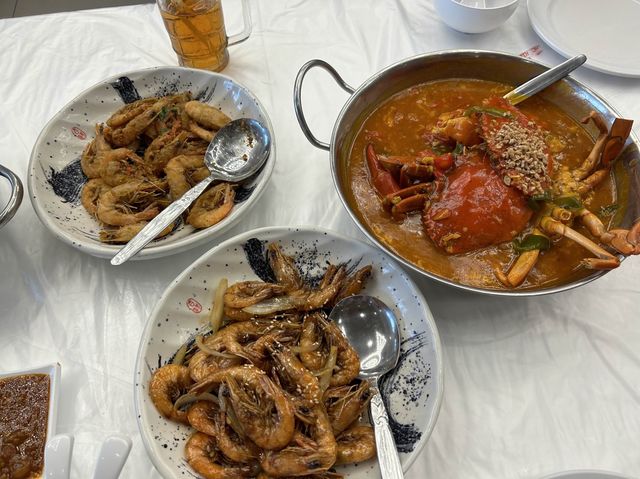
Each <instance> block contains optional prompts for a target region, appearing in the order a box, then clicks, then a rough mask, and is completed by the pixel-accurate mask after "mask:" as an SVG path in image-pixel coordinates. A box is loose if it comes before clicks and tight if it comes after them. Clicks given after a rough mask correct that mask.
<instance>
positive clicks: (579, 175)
mask: <svg viewBox="0 0 640 479" xmlns="http://www.w3.org/2000/svg"><path fill="white" fill-rule="evenodd" d="M589 120H592V121H593V123H594V124H595V125H596V126H597V127H598V130H600V135H599V136H598V139H597V140H596V143H595V145H593V149H592V150H591V153H589V156H587V158H586V159H585V160H584V162H583V163H582V165H580V167H579V168H576V169H575V170H574V171H573V178H574V179H576V180H578V181H580V180H584V179H585V178H586V177H587V176H589V174H590V173H591V171H592V170H593V169H594V168H595V167H596V165H597V164H598V162H599V161H600V157H601V156H602V152H603V151H604V147H605V145H606V144H607V141H608V140H609V128H607V124H606V123H605V122H604V120H603V119H602V117H601V116H600V115H598V114H597V113H596V112H595V111H592V112H591V113H589V116H587V117H585V118H584V119H583V120H582V123H583V124H586V123H589Z"/></svg>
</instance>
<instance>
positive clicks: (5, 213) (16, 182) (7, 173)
mask: <svg viewBox="0 0 640 479" xmlns="http://www.w3.org/2000/svg"><path fill="white" fill-rule="evenodd" d="M0 176H4V177H5V178H6V179H7V180H9V184H10V185H11V196H10V197H9V201H8V203H7V205H6V206H5V207H4V209H3V210H2V211H0V228H2V227H3V226H4V225H5V224H6V223H8V222H9V220H10V219H11V218H13V215H15V214H16V211H18V207H19V206H20V202H21V201H22V193H23V188H22V182H21V181H20V178H18V177H17V176H16V175H15V173H14V172H13V171H11V170H10V169H8V168H5V167H4V166H2V165H0Z"/></svg>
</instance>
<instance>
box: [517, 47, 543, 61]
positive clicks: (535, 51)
mask: <svg viewBox="0 0 640 479" xmlns="http://www.w3.org/2000/svg"><path fill="white" fill-rule="evenodd" d="M541 53H542V47H541V46H540V45H534V46H532V47H531V48H529V49H528V50H525V51H523V52H522V53H520V56H521V57H522V58H531V57H537V56H538V55H540V54H541Z"/></svg>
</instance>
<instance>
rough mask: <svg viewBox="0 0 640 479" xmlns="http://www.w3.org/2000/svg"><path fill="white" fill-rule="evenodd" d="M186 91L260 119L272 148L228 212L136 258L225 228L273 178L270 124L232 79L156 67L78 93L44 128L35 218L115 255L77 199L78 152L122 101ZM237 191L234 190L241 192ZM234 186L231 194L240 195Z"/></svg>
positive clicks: (34, 172) (33, 179) (34, 175)
mask: <svg viewBox="0 0 640 479" xmlns="http://www.w3.org/2000/svg"><path fill="white" fill-rule="evenodd" d="M187 90H188V91H191V93H192V94H193V96H194V98H196V99H199V100H201V101H204V102H205V103H208V104H210V105H213V106H215V107H218V108H220V109H221V110H222V111H223V112H224V113H226V114H227V115H228V116H230V117H231V119H236V118H243V117H246V118H255V119H257V120H260V121H261V122H262V123H263V124H264V125H266V127H267V128H268V129H269V131H270V132H271V137H272V142H271V151H270V155H269V158H268V160H267V162H266V164H265V165H264V166H263V167H262V169H261V170H260V172H259V173H258V174H257V175H256V176H254V177H252V178H250V179H249V180H246V181H245V182H243V184H242V185H243V186H242V189H241V191H242V194H241V195H238V194H236V204H235V205H234V207H233V210H232V211H231V213H230V214H229V215H228V216H227V217H226V218H225V219H224V220H222V221H221V222H220V223H218V224H215V225H213V226H211V227H210V228H206V229H202V230H196V229H194V228H193V227H192V226H190V225H185V224H184V223H181V224H180V225H179V226H178V227H177V228H176V229H175V230H174V231H173V232H171V233H170V234H169V235H167V236H165V237H163V238H159V239H157V240H155V241H153V242H151V243H149V244H148V245H147V246H146V247H145V248H144V249H143V250H142V251H140V252H139V253H138V254H137V255H136V256H134V259H149V258H158V257H161V256H167V255H170V254H175V253H179V252H181V251H184V250H187V249H189V248H193V247H195V246H198V245H200V244H203V243H205V242H207V241H210V240H211V238H213V237H214V236H216V235H218V234H220V233H222V232H223V231H224V230H227V229H228V228H230V227H231V226H232V225H234V224H235V223H236V222H237V221H239V220H240V219H241V218H242V215H243V214H245V213H246V212H247V211H249V210H250V208H251V206H252V205H253V204H254V203H255V202H256V201H257V200H258V198H259V197H260V196H261V194H262V193H263V191H264V188H265V186H266V184H267V181H268V180H269V177H270V176H271V172H272V171H273V166H274V163H275V159H276V147H275V138H274V137H273V126H272V125H271V121H270V120H269V116H268V115H267V112H266V110H265V109H264V107H263V106H262V105H261V104H260V101H259V100H258V99H257V98H256V97H255V96H254V95H253V94H252V93H251V92H250V91H249V90H248V89H247V88H246V87H244V86H242V85H241V84H239V83H238V82H236V81H235V80H233V79H231V78H229V77H227V76H225V75H221V74H219V73H212V72H208V71H205V70H194V69H190V68H181V67H156V68H148V69H144V70H136V71H132V72H128V73H122V74H120V75H116V76H113V77H111V78H107V79H106V80H103V81H101V82H100V83H98V84H97V85H94V86H93V87H91V88H89V89H88V90H85V91H84V92H82V93H80V95H78V96H77V97H76V98H75V99H74V100H72V101H71V102H70V103H68V104H67V105H66V106H65V107H64V108H62V110H60V111H59V112H58V113H57V114H56V115H55V116H54V117H53V118H52V119H51V120H50V121H49V123H47V125H46V126H45V127H44V129H43V130H42V132H41V133H40V136H39V137H38V139H37V140H36V144H35V146H34V147H33V151H32V152H31V159H30V162H29V178H28V182H27V184H28V187H29V198H30V199H31V203H32V205H33V208H34V209H35V211H36V214H37V215H38V218H40V221H42V223H43V224H44V225H45V226H46V227H47V228H48V229H49V230H50V231H51V232H52V233H53V234H54V235H55V236H56V237H58V238H59V239H61V240H62V241H64V242H65V243H67V244H69V245H71V246H73V247H74V248H78V249H79V250H80V251H84V252H85V253H89V254H91V255H93V256H98V257H101V258H111V257H113V256H114V255H115V254H116V253H117V252H118V251H119V250H120V249H121V248H122V246H121V245H109V244H105V243H102V242H100V240H99V238H98V233H99V231H100V228H101V226H100V224H99V223H98V221H97V220H96V219H95V218H93V217H92V216H91V215H90V214H89V213H88V212H87V211H86V210H85V209H84V207H83V206H82V205H81V204H80V192H81V190H82V185H83V184H84V182H85V181H86V177H85V176H84V173H83V172H82V169H81V167H80V161H79V159H80V155H81V154H82V150H83V149H84V147H85V145H86V144H87V143H88V142H89V141H91V138H92V137H93V136H94V126H95V124H96V123H101V122H104V121H105V120H106V119H107V118H109V116H110V115H111V114H112V113H113V112H114V111H115V110H116V109H118V108H119V107H120V106H122V104H123V102H124V99H127V98H129V99H130V98H131V97H132V96H135V95H136V94H138V95H139V96H140V97H142V98H145V97H150V96H160V95H167V94H172V93H176V92H183V91H187ZM239 191H240V190H239ZM239 191H237V193H238V192H239Z"/></svg>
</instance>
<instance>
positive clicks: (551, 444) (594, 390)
mask: <svg viewBox="0 0 640 479" xmlns="http://www.w3.org/2000/svg"><path fill="white" fill-rule="evenodd" d="M225 2H226V3H225V5H226V10H227V12H226V13H227V14H228V18H229V19H228V27H229V30H230V31H232V30H234V28H236V27H237V26H238V24H239V23H240V13H239V5H238V2H237V0H225ZM251 3H252V14H253V20H254V27H253V34H252V36H251V38H250V39H249V40H248V41H246V42H245V43H243V44H241V45H238V46H235V47H231V63H230V65H229V67H228V68H227V69H226V70H225V72H224V73H226V74H228V75H230V76H232V77H234V78H236V79H238V80H239V81H240V82H241V83H244V84H245V85H246V86H248V87H249V88H250V89H251V90H252V91H253V92H254V93H255V94H256V95H257V96H258V97H259V98H260V99H261V100H262V101H263V103H264V104H265V106H266V108H267V110H268V112H269V114H270V116H271V119H272V121H273V124H274V128H275V135H276V137H277V141H278V158H277V163H276V168H275V171H274V174H273V177H272V180H271V182H270V184H269V186H268V188H267V190H266V193H265V195H264V197H263V198H264V199H263V200H262V201H261V202H260V204H259V205H258V206H257V207H256V208H255V209H254V211H252V212H251V213H250V214H249V215H248V216H247V217H246V218H245V220H244V221H243V222H242V223H241V224H240V225H238V226H237V227H235V228H234V229H233V230H231V231H229V232H227V233H226V234H225V235H224V236H223V238H224V239H226V238H228V237H231V236H233V235H234V234H237V233H239V232H241V231H244V230H248V229H251V228H254V227H261V226H268V225H294V224H312V225H322V226H324V227H328V228H331V229H334V230H337V231H340V232H342V233H344V234H347V235H351V236H354V237H359V238H364V237H363V235H362V234H361V233H360V232H359V230H358V229H357V228H356V227H355V226H354V224H353V223H352V222H351V220H350V219H349V217H348V215H347V214H346V212H345V211H344V209H343V208H342V206H341V204H340V202H339V200H338V197H337V195H336V193H335V190H334V186H333V184H332V181H331V176H330V170H329V161H328V154H327V153H326V152H324V151H320V150H317V149H315V148H314V147H312V146H311V145H310V144H309V143H308V142H307V141H306V139H305V138H304V137H303V135H302V133H301V131H300V129H299V128H298V125H297V122H296V119H295V115H294V112H293V107H292V88H293V82H294V78H295V74H296V72H297V70H298V68H299V67H300V66H301V65H302V64H303V63H304V62H305V61H307V60H309V59H311V58H323V59H325V60H328V61H329V62H331V63H332V64H333V65H334V66H335V67H336V68H337V69H338V71H339V72H341V73H342V75H343V76H344V78H345V80H346V81H347V82H348V83H350V84H352V85H354V86H355V85H358V84H360V83H361V82H362V81H364V80H365V79H367V78H368V77H369V76H370V75H372V74H373V73H375V72H376V71H378V70H379V69H381V68H382V67H384V66H386V65H389V64H391V63H393V62H395V61H397V60H400V59H402V58H404V57H408V56H412V55H415V54H419V53H424V52H429V51H435V50H442V49H451V48H480V49H491V50H498V51H505V52H510V53H520V52H523V51H527V50H529V49H532V50H529V54H530V55H531V56H532V57H533V58H535V59H536V60H539V61H541V62H543V63H546V64H548V65H553V64H557V63H559V62H560V61H562V60H563V58H562V57H560V56H559V55H557V54H556V53H555V52H553V51H552V50H551V49H550V48H549V47H547V46H546V45H545V44H544V43H543V42H542V41H541V40H540V39H539V38H538V37H537V36H536V34H535V33H534V31H533V30H532V28H531V27H530V25H529V20H528V16H527V11H526V5H525V4H524V2H522V3H521V5H520V6H519V8H518V11H517V12H516V14H515V15H514V17H512V18H511V19H510V20H509V21H508V22H507V23H506V24H505V25H503V26H502V27H501V28H499V29H498V30H495V31H493V32H490V33H486V34H481V35H464V34H461V33H457V32H455V31H453V30H450V29H449V28H447V27H446V26H444V25H443V24H442V23H440V21H439V20H438V18H437V15H436V13H435V11H434V8H433V5H432V3H431V2H429V1H427V0H377V1H375V2H371V1H369V0H349V1H344V0H306V1H305V0H269V1H266V0H263V1H261V2H259V1H256V0H253V1H252V2H251ZM589 33H590V34H594V35H597V34H598V32H589ZM0 45H2V48H1V52H2V53H0V59H1V61H0V111H1V112H2V113H1V114H0V152H1V155H2V156H1V158H0V162H2V163H3V164H5V165H6V166H8V167H9V168H11V169H13V170H14V171H15V172H16V173H17V174H18V175H19V176H20V177H21V178H22V179H23V180H26V176H27V164H28V160H29V154H30V151H31V148H32V146H33V144H34V141H35V139H36V136H37V135H38V133H39V132H40V130H41V129H42V127H43V126H44V124H45V122H46V121H47V120H48V119H49V118H51V116H52V115H54V113H56V112H57V111H58V110H59V109H60V108H61V107H62V106H63V105H64V104H65V103H67V102H68V101H69V100H71V99H72V98H73V97H74V96H76V95H77V94H78V93H79V92H80V91H82V90H83V89H85V88H87V87H89V86H91V85H93V84H94V83H96V82H98V81H100V80H102V79H103V78H105V77H108V76H111V75H114V74H117V73H120V72H124V71H128V70H132V69H138V68H144V67H150V66H155V65H175V64H177V62H176V57H175V55H174V53H173V51H172V50H171V47H170V44H169V40H168V37H167V35H166V34H165V30H164V27H163V25H162V22H161V19H160V16H159V13H158V11H157V9H156V8H155V7H154V6H153V5H142V6H135V7H122V8H113V9H103V10H94V11H84V12H75V13H64V14H56V15H45V16H36V17H27V18H16V19H8V20H0ZM536 46H538V47H537V48H536ZM636 47H637V46H633V45H630V46H629V52H630V54H636V53H634V51H635V50H634V48H636ZM574 77H575V78H577V79H578V80H580V81H582V82H584V83H586V84H587V85H588V86H590V87H591V88H593V89H594V90H595V91H597V92H599V93H600V94H602V95H603V96H604V97H605V98H607V99H608V100H609V101H610V103H611V104H612V105H613V106H614V107H615V108H617V109H618V110H619V111H620V112H621V113H622V114H623V115H624V116H625V117H627V118H635V119H636V120H640V80H637V79H623V78H616V77H613V76H607V75H604V74H600V73H596V72H592V71H590V70H588V69H585V68H581V69H580V70H579V71H577V72H576V73H575V74H574ZM304 100H305V109H306V111H307V115H308V117H309V121H310V124H311V127H312V129H313V131H314V132H315V133H316V134H317V136H318V137H320V138H322V139H328V138H329V134H330V131H331V128H332V126H333V122H334V120H335V118H336V116H337V112H338V109H339V107H340V106H341V105H342V103H343V102H344V101H345V100H346V97H345V94H344V93H343V92H342V91H341V90H339V88H338V87H337V86H335V85H334V84H333V83H332V82H331V81H330V80H329V79H328V76H327V75H326V73H324V72H321V71H314V72H312V73H310V75H309V77H308V81H307V83H306V85H305V96H304ZM638 125H640V123H637V124H636V127H635V132H636V133H640V129H639V128H638ZM2 192H3V191H2V190H0V194H1V193H2ZM211 246H213V243H212V244H211V245H209V246H204V247H200V248H197V249H194V250H191V251H188V252H185V253H182V254H178V255H175V256H171V257H168V258H164V259H159V260H152V261H148V262H144V263H141V262H130V263H127V264H125V265H124V266H121V267H112V266H111V265H110V264H109V263H108V262H107V261H104V260H100V259H96V258H92V257H90V256H87V255H85V254H82V253H79V252H78V251H77V250H75V249H72V248H71V247H68V246H66V245H64V244H62V243H61V242H60V241H58V240H56V239H55V238H54V237H53V236H52V235H51V234H50V233H49V232H48V231H47V230H46V229H45V228H44V226H43V225H42V224H41V223H40V222H39V221H38V219H37V217H36V215H35V213H34V210H33V209H32V207H31V204H30V202H29V199H28V198H27V197H26V196H25V201H24V202H23V204H22V206H21V208H20V210H19V211H18V213H17V215H16V217H15V218H14V220H13V221H12V222H11V223H10V224H9V225H8V226H6V227H5V228H4V229H2V230H0V368H1V369H2V370H5V371H6V370H13V369H18V368H22V367H25V366H28V365H39V364H43V363H49V362H53V361H59V362H60V363H61V365H62V389H61V404H60V411H59V423H58V424H59V428H58V429H59V432H63V433H71V434H73V435H74V436H75V439H76V442H75V454H74V457H73V466H72V472H73V477H74V478H86V477H90V474H91V471H92V468H93V464H94V463H95V460H96V456H97V453H98V449H99V446H100V443H101V441H102V439H103V438H104V437H106V436H107V435H108V434H110V433H116V432H119V433H124V434H127V435H130V436H131V437H132V438H133V443H134V445H133V449H132V452H131V456H130V458H129V461H128V462H127V464H126V466H125V469H124V471H123V475H122V477H126V478H136V479H141V478H147V477H148V478H159V477H160V476H159V474H158V473H157V472H156V471H155V470H154V468H153V466H152V465H151V462H150V461H149V459H148V458H147V456H146V453H145V450H144V447H143V445H142V443H141V441H140V436H139V435H138V431H137V426H136V418H135V413H134V406H133V388H132V383H133V370H134V361H135V354H136V351H137V348H138V340H139V337H140V333H141V331H142V328H143V324H144V323H145V321H146V319H147V316H148V314H149V313H150V311H151V309H152V308H153V306H154V304H155V302H156V301H157V300H158V298H159V297H160V295H161V293H162V291H163V290H164V288H165V287H166V286H167V285H168V284H169V283H170V281H171V280H172V279H173V278H174V277H175V276H177V274H178V273H179V272H181V271H182V270H183V269H184V268H185V267H186V266H187V265H189V264H190V263H191V262H192V261H193V260H194V259H196V258H197V257H198V256H200V255H201V254H202V253H203V252H204V251H206V250H207V249H208V248H209V247H211ZM639 274H640V259H638V258H632V259H630V260H628V261H625V263H624V264H623V266H622V267H621V268H619V269H618V270H615V271H612V272H611V273H609V274H607V275H606V276H605V277H604V278H601V279H599V280H597V281H595V282H593V283H591V284H589V285H587V286H584V287H582V288H579V289H576V290H572V291H569V292H565V293H561V294H556V295H552V296H545V297H537V298H530V299H526V298H524V299H505V298H495V297H486V296H482V295H476V294H470V293H464V292H461V291H457V290H455V289H452V288H449V287H446V286H442V285H439V284H437V283H435V282H433V281H430V280H427V279H422V278H418V277H416V275H413V277H414V278H415V279H416V281H417V282H418V284H419V285H420V287H421V289H422V291H423V292H424V294H425V296H426V297H427V299H428V301H429V305H430V307H431V309H432V311H433V314H434V316H435V318H436V322H437V325H438V328H439V330H440V334H441V337H442V342H443V349H444V361H445V368H444V369H445V395H444V401H443V405H442V409H441V412H440V417H439V419H438V422H437V425H436V428H435V430H434V432H433V435H432V437H431V439H430V440H429V442H428V443H427V445H426V447H425V448H424V450H423V451H422V453H421V454H420V457H419V459H418V460H417V461H416V462H415V464H414V466H413V467H412V469H411V470H410V472H409V473H408V475H407V477H408V478H410V479H418V478H425V477H429V478H470V479H471V478H474V479H478V478H487V479H489V478H491V479H494V478H526V479H529V478H532V479H533V478H536V477H539V476H541V475H545V474H548V473H551V472H554V471H558V470H564V469H576V468H601V469H609V470H616V471H619V472H622V473H626V474H628V475H640V447H639V446H638V443H639V438H640V347H639V346H640V284H639V282H638V278H639Z"/></svg>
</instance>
